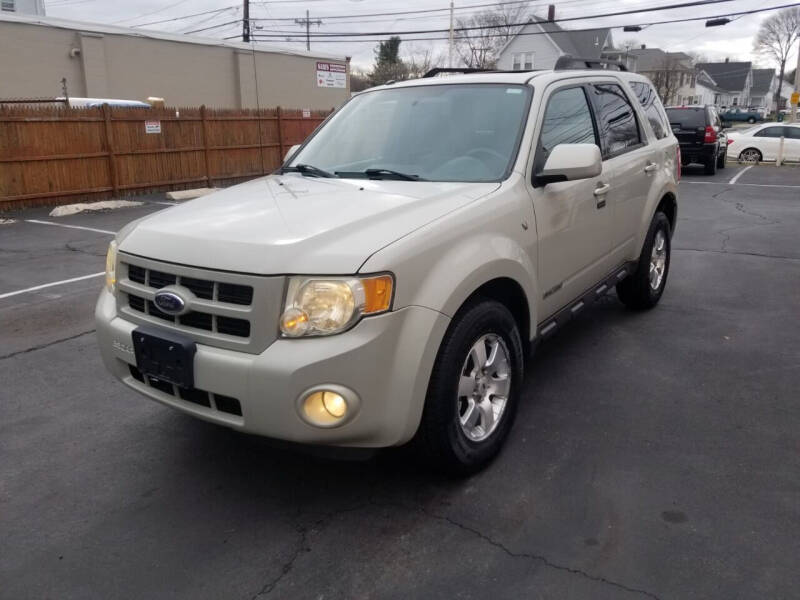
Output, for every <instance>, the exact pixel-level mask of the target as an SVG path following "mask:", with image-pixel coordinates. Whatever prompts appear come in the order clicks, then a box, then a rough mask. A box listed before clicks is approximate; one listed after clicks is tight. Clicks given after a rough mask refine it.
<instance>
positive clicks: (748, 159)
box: [739, 148, 764, 163]
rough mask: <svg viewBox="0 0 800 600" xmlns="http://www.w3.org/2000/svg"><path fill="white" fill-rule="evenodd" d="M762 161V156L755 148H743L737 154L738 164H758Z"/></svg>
mask: <svg viewBox="0 0 800 600" xmlns="http://www.w3.org/2000/svg"><path fill="white" fill-rule="evenodd" d="M762 160H764V156H763V155H762V154H761V152H760V151H759V150H758V149H756V148H745V149H744V150H742V151H741V152H739V162H740V163H760V162H761V161H762Z"/></svg>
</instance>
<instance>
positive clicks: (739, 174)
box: [728, 165, 753, 183]
mask: <svg viewBox="0 0 800 600" xmlns="http://www.w3.org/2000/svg"><path fill="white" fill-rule="evenodd" d="M752 168H753V165H750V166H749V167H745V168H744V169H742V170H741V171H739V172H738V173H737V174H736V175H734V176H733V177H731V180H730V181H729V182H728V183H736V182H737V181H739V177H741V176H742V175H744V174H745V173H747V171H749V170H750V169H752Z"/></svg>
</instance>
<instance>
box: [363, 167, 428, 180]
mask: <svg viewBox="0 0 800 600" xmlns="http://www.w3.org/2000/svg"><path fill="white" fill-rule="evenodd" d="M364 175H366V176H367V177H369V178H370V179H373V178H377V177H380V176H381V175H388V176H389V177H397V179H404V180H406V181H425V180H424V179H423V178H422V177H420V176H419V175H411V174H409V173H403V172H401V171H393V170H392V169H366V170H365V171H364Z"/></svg>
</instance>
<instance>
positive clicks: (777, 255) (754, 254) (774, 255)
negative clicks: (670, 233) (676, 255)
mask: <svg viewBox="0 0 800 600" xmlns="http://www.w3.org/2000/svg"><path fill="white" fill-rule="evenodd" d="M672 249H673V250H675V251H681V252H710V253H712V254H732V255H738V256H757V257H759V258H774V259H777V260H800V256H782V255H780V254H762V253H760V252H740V251H737V250H714V249H712V248H678V247H673V248H672Z"/></svg>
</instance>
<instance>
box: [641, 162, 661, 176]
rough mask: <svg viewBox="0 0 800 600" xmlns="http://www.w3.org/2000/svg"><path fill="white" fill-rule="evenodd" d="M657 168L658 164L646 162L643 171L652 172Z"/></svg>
mask: <svg viewBox="0 0 800 600" xmlns="http://www.w3.org/2000/svg"><path fill="white" fill-rule="evenodd" d="M657 168H658V165H657V164H656V163H654V162H649V163H647V166H646V167H645V168H644V172H645V173H652V172H653V171H655V170H656V169H657Z"/></svg>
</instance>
